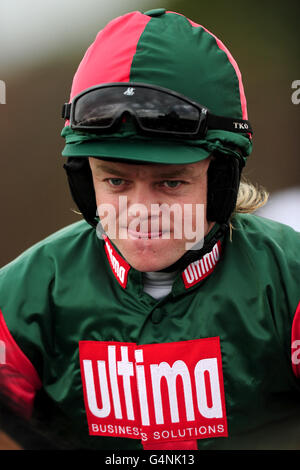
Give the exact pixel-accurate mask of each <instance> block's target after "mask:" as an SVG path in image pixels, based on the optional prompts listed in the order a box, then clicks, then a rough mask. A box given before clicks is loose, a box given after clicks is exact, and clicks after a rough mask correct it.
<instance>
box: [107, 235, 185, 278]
mask: <svg viewBox="0 0 300 470" xmlns="http://www.w3.org/2000/svg"><path fill="white" fill-rule="evenodd" d="M116 245H117V247H118V249H119V250H120V252H121V253H122V255H123V257H124V258H125V259H126V261H127V262H128V263H129V264H130V266H132V267H133V268H134V269H136V270H137V271H141V272H149V271H160V270H162V269H165V268H167V267H169V266H170V265H171V264H173V263H175V261H177V260H178V259H179V258H180V257H181V256H182V255H183V254H184V252H185V250H184V249H183V248H182V247H178V246H176V243H175V246H176V249H175V246H174V241H173V243H172V241H171V242H170V240H163V239H161V238H160V239H155V238H154V239H145V238H139V239H129V240H125V241H120V240H119V241H118V242H117V243H116Z"/></svg>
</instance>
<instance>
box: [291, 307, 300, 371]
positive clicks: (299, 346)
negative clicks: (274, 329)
mask: <svg viewBox="0 0 300 470" xmlns="http://www.w3.org/2000/svg"><path fill="white" fill-rule="evenodd" d="M291 348H292V351H291V353H292V368H293V372H294V374H295V375H296V377H299V378H300V302H299V304H298V307H297V309H296V313H295V316H294V320H293V325H292V337H291Z"/></svg>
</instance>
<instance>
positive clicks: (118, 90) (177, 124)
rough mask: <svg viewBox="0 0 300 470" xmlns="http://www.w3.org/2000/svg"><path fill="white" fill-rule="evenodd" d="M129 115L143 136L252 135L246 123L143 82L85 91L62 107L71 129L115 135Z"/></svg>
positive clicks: (103, 86)
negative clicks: (223, 132) (218, 132)
mask: <svg viewBox="0 0 300 470" xmlns="http://www.w3.org/2000/svg"><path fill="white" fill-rule="evenodd" d="M128 114H129V115H130V116H131V117H132V118H133V119H134V121H135V124H136V127H137V130H138V132H139V133H141V134H146V135H150V136H151V135H152V136H164V137H168V136H169V137H173V138H184V139H203V138H204V137H205V135H206V132H207V130H208V129H219V130H226V131H230V132H238V133H243V134H252V128H251V125H250V123H249V121H247V120H243V119H234V118H228V117H223V116H216V115H214V114H212V113H211V112H210V111H209V110H208V109H207V108H206V107H205V106H202V105H200V104H199V103H197V102H195V101H191V100H190V99H188V98H187V97H185V96H183V95H181V94H179V93H176V92H174V91H171V90H169V89H166V88H162V87H158V86H154V85H148V84H143V83H130V82H128V83H109V84H104V85H97V86H94V87H91V88H88V89H86V90H84V91H83V92H82V93H80V94H78V95H77V96H75V97H74V98H73V100H72V101H71V102H70V103H65V104H64V105H63V110H62V117H63V118H64V119H68V120H69V122H70V127H71V129H74V130H79V131H84V132H91V133H93V134H107V133H113V132H116V130H117V129H118V128H119V127H120V125H121V123H122V122H124V119H125V120H126V115H128Z"/></svg>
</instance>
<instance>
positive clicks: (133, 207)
mask: <svg viewBox="0 0 300 470" xmlns="http://www.w3.org/2000/svg"><path fill="white" fill-rule="evenodd" d="M159 205H160V201H159V199H158V198H157V194H156V193H155V190H154V189H153V188H152V187H151V186H150V185H142V184H141V185H136V186H135V188H134V189H133V191H132V192H131V193H130V196H129V198H128V215H129V216H132V217H134V216H136V215H137V212H138V215H139V217H140V218H141V219H145V220H146V219H150V217H158V216H159V210H158V209H156V208H158V207H159ZM156 212H157V213H156Z"/></svg>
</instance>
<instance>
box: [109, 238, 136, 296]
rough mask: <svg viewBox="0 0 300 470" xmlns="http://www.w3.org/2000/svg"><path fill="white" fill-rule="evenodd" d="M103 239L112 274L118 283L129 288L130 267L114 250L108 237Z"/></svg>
mask: <svg viewBox="0 0 300 470" xmlns="http://www.w3.org/2000/svg"><path fill="white" fill-rule="evenodd" d="M103 238H104V248H105V252H106V255H107V259H108V262H109V264H110V267H111V269H112V272H113V273H114V275H115V277H116V279H117V281H118V283H119V284H120V285H121V286H122V287H123V288H124V289H125V287H126V286H127V277H128V271H129V269H130V265H129V264H128V263H127V262H126V261H125V260H124V259H123V258H122V257H121V256H120V255H119V254H118V252H117V251H116V250H115V249H114V247H113V245H112V244H111V243H110V241H109V239H108V237H106V236H105V237H103Z"/></svg>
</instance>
